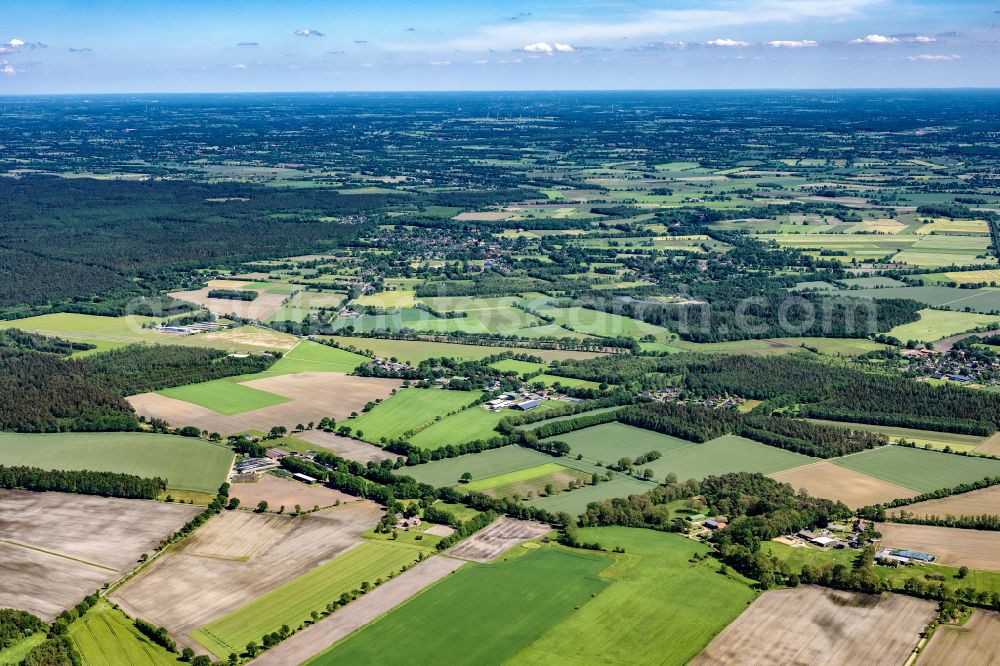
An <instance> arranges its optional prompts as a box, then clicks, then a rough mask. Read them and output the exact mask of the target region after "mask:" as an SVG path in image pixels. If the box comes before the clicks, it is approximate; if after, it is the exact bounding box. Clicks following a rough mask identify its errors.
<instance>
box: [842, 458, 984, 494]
mask: <svg viewBox="0 0 1000 666" xmlns="http://www.w3.org/2000/svg"><path fill="white" fill-rule="evenodd" d="M831 462H833V463H836V464H837V465H841V466H843V467H847V468H848V469H853V470H854V471H856V472H861V473H862V474H868V475H869V476H874V477H875V478H877V479H882V480H883V481H888V482H890V483H895V484H897V485H900V486H904V487H906V488H911V489H913V490H916V491H919V492H922V493H923V492H929V491H931V490H938V489H940V488H951V487H953V486H957V485H959V484H962V483H969V482H972V481H979V480H980V479H984V478H986V477H988V476H1000V460H990V459H987V458H977V457H975V456H960V455H957V454H954V453H941V452H938V451H925V450H923V449H911V448H908V447H903V446H883V447H879V448H877V449H871V450H869V451H864V452H862V453H855V454H853V455H849V456H844V457H843V458H835V459H833V460H831Z"/></svg>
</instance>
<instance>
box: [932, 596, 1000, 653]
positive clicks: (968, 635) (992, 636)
mask: <svg viewBox="0 0 1000 666" xmlns="http://www.w3.org/2000/svg"><path fill="white" fill-rule="evenodd" d="M997 636H1000V613H997V612H994V611H984V610H978V609H977V610H976V611H974V612H973V614H972V617H971V618H969V621H968V622H966V623H965V625H964V626H961V627H956V626H953V625H947V624H946V625H942V626H940V627H938V629H937V631H936V632H934V636H933V637H932V638H931V640H930V642H929V643H928V644H927V647H925V648H924V650H923V652H921V653H920V659H918V660H917V663H918V664H930V665H932V666H966V664H996V663H1000V641H998V640H997Z"/></svg>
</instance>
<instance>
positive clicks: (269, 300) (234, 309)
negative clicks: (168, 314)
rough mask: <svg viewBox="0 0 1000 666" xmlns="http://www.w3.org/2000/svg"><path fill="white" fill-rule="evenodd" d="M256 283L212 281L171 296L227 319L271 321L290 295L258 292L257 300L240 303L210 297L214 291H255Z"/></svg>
mask: <svg viewBox="0 0 1000 666" xmlns="http://www.w3.org/2000/svg"><path fill="white" fill-rule="evenodd" d="M219 282H225V283H226V285H225V286H220V285H219V284H216V283H219ZM254 286H255V285H254V283H245V282H232V281H229V280H226V281H222V280H212V281H209V283H208V286H207V287H203V288H201V289H194V290H192V291H175V292H173V293H171V294H170V296H173V297H174V298H177V299H179V300H182V301H189V302H191V303H196V304H198V305H200V306H202V307H204V308H205V309H206V310H208V311H209V312H211V313H213V314H216V315H219V316H220V317H225V316H226V315H230V314H233V315H236V316H237V317H240V318H241V319H249V320H252V321H267V320H269V319H271V318H272V317H273V316H274V315H275V313H276V312H278V310H279V309H280V308H281V306H282V304H283V303H284V301H285V299H286V298H288V294H268V293H263V292H261V291H258V295H257V298H255V299H254V300H252V301H240V300H233V299H230V298H211V297H209V295H208V292H210V291H211V290H213V289H250V290H253V291H257V290H256V289H253V287H254Z"/></svg>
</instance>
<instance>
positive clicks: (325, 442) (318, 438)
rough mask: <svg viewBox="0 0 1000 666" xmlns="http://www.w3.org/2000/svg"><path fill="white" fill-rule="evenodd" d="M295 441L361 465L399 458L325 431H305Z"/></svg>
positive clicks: (367, 444) (296, 434)
mask: <svg viewBox="0 0 1000 666" xmlns="http://www.w3.org/2000/svg"><path fill="white" fill-rule="evenodd" d="M295 439H298V440H302V441H304V442H308V443H309V444H311V445H312V447H311V448H313V449H315V450H317V451H319V450H321V449H325V450H327V451H331V452H333V453H336V454H337V455H338V456H340V457H341V458H346V459H348V460H356V461H357V462H360V463H368V462H369V461H375V462H381V461H382V460H392V459H395V458H396V457H397V456H395V455H393V454H391V453H386V452H385V451H383V450H382V449H380V448H379V447H377V446H375V445H373V444H369V443H367V442H362V441H360V440H357V439H351V438H350V437H341V436H340V435H335V434H333V433H332V432H326V431H325V430H303V431H302V432H297V433H295Z"/></svg>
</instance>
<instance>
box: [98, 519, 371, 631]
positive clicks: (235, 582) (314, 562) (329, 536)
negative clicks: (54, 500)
mask: <svg viewBox="0 0 1000 666" xmlns="http://www.w3.org/2000/svg"><path fill="white" fill-rule="evenodd" d="M381 514H382V510H381V509H380V508H379V507H378V506H377V505H375V504H373V503H370V502H353V503H351V504H345V505H342V506H339V507H335V508H332V509H324V510H323V511H320V512H318V513H311V514H307V515H304V516H299V517H296V518H292V517H291V516H289V515H287V514H286V515H282V516H278V515H274V514H257V513H247V512H243V511H237V512H229V511H227V512H223V513H222V514H220V515H218V516H216V517H215V518H213V519H212V520H210V521H209V522H208V523H207V524H206V525H205V526H203V527H202V528H201V529H199V530H198V531H197V532H196V533H195V535H194V537H193V538H191V539H189V540H188V541H185V542H184V543H182V544H181V545H180V547H178V548H174V549H172V550H171V551H170V552H169V553H167V554H165V555H164V556H162V557H160V558H158V559H157V560H156V561H155V562H153V564H152V565H150V566H149V567H147V568H146V569H144V570H143V571H142V572H141V573H140V574H139V575H138V576H136V577H135V578H133V579H132V580H130V581H129V582H128V583H126V584H125V585H124V586H122V587H121V588H119V589H118V590H117V591H116V592H115V593H114V594H113V595H112V596H111V599H112V601H114V602H115V603H118V604H120V605H121V606H122V608H123V609H124V610H125V611H126V612H127V613H129V614H130V615H133V616H138V617H142V618H144V619H147V620H149V621H150V622H153V623H154V624H156V625H162V626H165V627H166V628H167V629H168V630H169V631H170V633H171V635H173V636H174V637H176V638H177V640H178V641H179V642H182V643H184V644H186V645H190V646H191V647H194V648H196V649H199V648H198V646H197V644H196V643H194V642H193V641H191V639H189V638H187V634H188V633H189V632H191V631H194V630H195V629H198V628H200V627H202V626H204V625H206V624H208V623H210V622H212V621H213V620H215V619H217V618H219V617H221V616H223V615H226V614H228V613H230V612H232V611H235V610H237V609H238V608H241V607H242V606H244V605H246V604H247V603H249V602H251V601H252V600H253V599H256V598H257V597H259V596H260V595H262V594H266V593H267V592H270V591H271V590H273V589H275V588H277V587H280V586H281V585H283V584H285V583H287V582H288V581H290V580H293V579H295V578H297V577H299V576H301V575H302V574H304V573H306V572H307V571H310V570H312V569H314V568H315V567H317V566H319V565H320V564H323V563H324V562H327V561H329V560H331V559H333V558H334V557H336V556H337V555H340V554H341V553H344V552H346V551H347V550H348V549H350V548H352V547H354V546H355V545H356V544H358V543H360V542H361V537H360V535H361V534H362V533H363V532H365V531H367V530H369V529H371V528H372V527H374V525H375V524H376V522H377V521H378V519H379V516H380V515H381ZM247 517H249V518H247ZM248 520H249V523H248V522H247V521H248ZM203 532H204V534H203ZM199 553H205V555H202V554H199Z"/></svg>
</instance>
